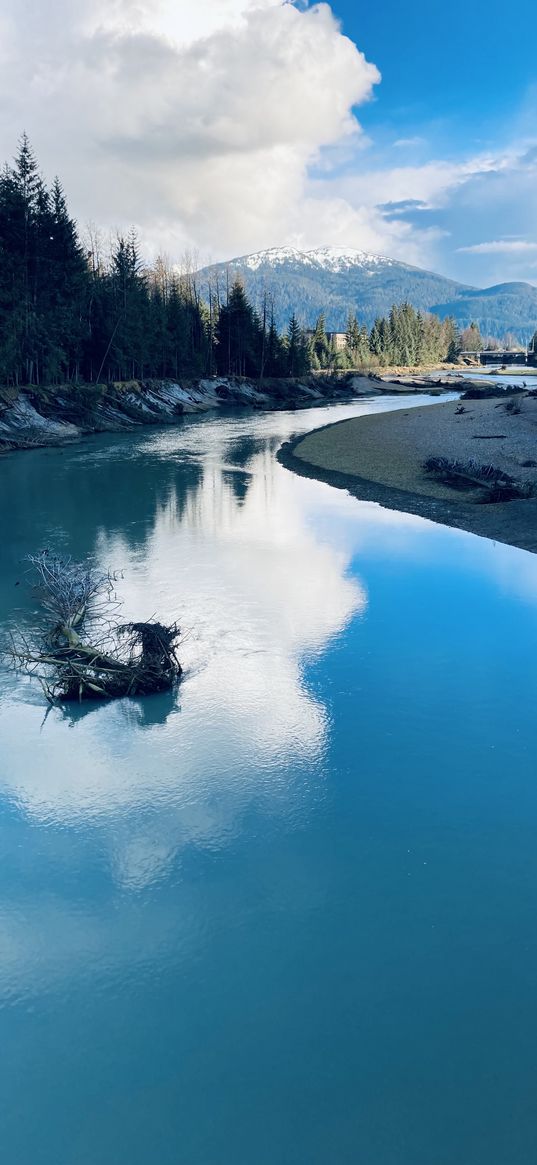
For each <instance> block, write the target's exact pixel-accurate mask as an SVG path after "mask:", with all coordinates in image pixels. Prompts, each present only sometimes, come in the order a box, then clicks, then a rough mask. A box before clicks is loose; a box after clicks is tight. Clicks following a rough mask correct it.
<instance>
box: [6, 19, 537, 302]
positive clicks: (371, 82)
mask: <svg viewBox="0 0 537 1165" xmlns="http://www.w3.org/2000/svg"><path fill="white" fill-rule="evenodd" d="M534 25H535V18H534V0H533V2H532V3H531V4H530V0H513V3H511V5H508V4H506V3H505V2H504V0H502V2H501V3H500V0H489V2H488V3H485V0H473V3H470V0H451V2H450V3H446V4H440V3H439V2H438V0H428V2H427V3H426V2H425V0H413V3H409V4H407V5H403V4H401V2H400V0H373V3H372V2H371V0H369V3H368V4H367V5H366V4H365V3H363V0H359V2H358V3H356V2H355V0H331V2H329V0H320V2H318V3H313V2H308V0H294V2H292V0H48V3H47V4H46V5H45V4H43V2H42V0H24V2H23V3H21V0H2V4H1V6H0V66H1V67H0V162H1V161H3V160H4V159H9V158H10V157H12V156H13V153H14V151H15V148H16V142H17V138H18V136H19V134H20V133H21V132H22V130H26V131H27V133H28V134H29V136H30V140H31V141H32V143H33V146H34V148H35V151H36V153H37V156H38V159H39V162H40V164H41V166H42V168H43V171H44V174H45V177H47V178H48V179H49V180H50V179H51V178H52V177H53V176H54V174H56V173H58V174H59V175H60V176H61V178H62V180H63V183H64V186H65V190H66V193H67V196H68V200H69V205H70V207H71V208H72V210H73V212H74V214H75V215H76V217H77V219H78V222H79V224H80V226H81V228H82V229H84V228H85V226H86V224H88V223H91V224H93V226H92V231H93V234H94V233H95V230H97V231H100V232H101V237H102V239H103V243H102V246H103V248H104V249H105V250H106V246H107V239H108V238H109V237H110V231H112V232H114V231H115V230H128V229H129V227H130V226H131V225H134V226H135V227H136V229H137V230H138V233H139V236H140V239H141V243H142V246H143V249H144V251H145V254H146V255H147V257H148V258H151V257H152V256H154V255H156V254H157V253H158V252H159V251H160V252H164V253H165V254H166V255H167V256H168V257H169V258H170V259H171V260H172V261H175V262H178V261H181V258H182V256H184V255H185V253H186V252H189V253H190V256H193V258H190V259H189V262H191V261H196V262H199V264H200V265H201V263H202V262H211V261H214V260H217V259H226V258H231V257H233V256H236V255H244V254H247V253H251V252H253V251H258V250H261V249H264V248H267V247H278V246H284V245H285V246H295V247H298V248H300V249H302V250H308V249H310V248H314V247H317V246H323V245H337V246H343V247H348V248H351V247H357V248H361V249H363V250H366V251H372V252H376V253H380V254H385V255H390V256H393V257H394V258H397V259H402V260H404V261H405V262H409V263H414V264H416V265H417V266H421V267H428V268H429V269H431V270H436V271H440V272H444V273H445V274H448V275H451V276H453V277H454V278H458V279H460V280H461V281H464V282H467V283H471V284H475V285H481V286H484V285H490V284H492V283H499V282H503V281H506V280H513V279H523V280H529V281H532V282H535V283H537V197H536V192H537V68H536V67H535V64H534V59H535V31H534Z"/></svg>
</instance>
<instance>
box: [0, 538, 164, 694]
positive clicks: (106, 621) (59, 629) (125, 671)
mask: <svg viewBox="0 0 537 1165" xmlns="http://www.w3.org/2000/svg"><path fill="white" fill-rule="evenodd" d="M29 563H30V567H31V570H32V573H33V575H34V580H35V591H36V594H37V598H38V601H39V605H40V611H41V616H42V619H41V623H42V626H41V627H40V629H39V630H38V631H36V632H35V634H32V635H30V636H29V635H28V634H25V633H23V632H22V631H19V632H17V633H16V634H15V635H14V636H13V637H12V640H11V643H10V646H9V648H8V650H7V652H5V655H6V656H7V658H8V661H9V662H10V663H11V666H12V667H14V668H16V669H17V670H18V671H22V672H24V673H25V674H26V675H29V676H31V677H33V678H35V679H37V680H39V682H40V684H41V686H42V688H43V691H44V693H45V696H46V698H47V700H49V701H50V702H51V703H57V702H59V703H62V702H64V701H71V700H97V699H117V698H119V697H122V696H146V695H150V694H152V693H154V692H164V691H167V690H169V689H170V688H172V687H173V686H174V684H176V683H177V681H178V680H179V679H180V676H181V674H182V668H181V665H180V663H179V660H178V658H177V654H176V646H177V643H178V640H179V637H180V631H179V628H178V626H177V624H176V623H172V624H171V625H165V624H163V623H157V622H155V621H153V620H151V621H149V622H146V623H121V622H120V621H119V620H118V613H119V609H120V602H119V600H118V598H117V595H116V582H117V577H116V576H115V575H113V574H111V573H104V574H103V573H102V572H101V571H99V570H97V569H95V568H94V567H92V566H89V565H87V564H84V563H77V562H73V561H71V560H70V559H65V558H59V557H54V556H52V555H50V554H49V553H48V551H46V550H45V551H42V552H41V553H40V554H38V555H35V556H33V555H32V556H31V557H30V558H29Z"/></svg>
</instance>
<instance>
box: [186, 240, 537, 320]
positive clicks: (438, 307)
mask: <svg viewBox="0 0 537 1165" xmlns="http://www.w3.org/2000/svg"><path fill="white" fill-rule="evenodd" d="M199 275H200V280H201V285H202V291H203V292H204V293H205V294H207V293H208V288H209V285H210V286H211V287H212V288H213V290H214V289H215V288H216V287H217V286H218V288H219V294H220V298H221V299H223V298H225V294H226V286H227V284H228V282H232V281H233V279H234V278H235V276H237V275H239V276H240V277H241V279H242V280H243V282H244V285H245V288H246V290H247V292H248V295H249V297H250V298H251V300H252V301H253V302H254V303H255V305H256V306H257V307H260V306H261V304H262V302H263V297H264V295H265V294H266V295H267V297H268V298H269V300H270V301H272V302H273V304H274V315H275V319H276V323H277V325H278V327H279V328H280V329H282V328H284V327H286V325H287V323H288V320H289V316H290V315H291V314H292V312H293V311H294V312H295V313H296V315H297V318H298V319H299V321H300V323H301V324H303V325H304V326H306V327H313V325H314V324H315V320H316V319H317V317H318V315H319V313H320V312H322V311H323V312H324V313H325V316H326V326H327V330H328V331H331V332H340V331H344V330H345V325H346V320H347V317H348V314H349V312H356V314H357V315H358V318H359V320H360V321H361V322H363V323H365V324H367V325H368V327H370V326H371V324H372V323H373V321H374V319H375V317H376V316H383V315H387V314H388V312H389V310H390V308H391V306H392V304H393V303H401V302H402V301H403V300H408V301H409V302H410V303H412V304H413V305H414V307H415V308H416V309H419V310H421V311H430V312H434V313H435V314H436V315H438V316H440V317H441V318H444V317H445V316H448V315H450V316H454V317H455V319H456V320H457V321H458V323H459V325H460V326H461V327H465V326H467V325H468V324H470V323H471V322H472V320H475V322H476V323H477V324H478V325H479V327H480V329H481V331H482V332H483V333H484V334H486V335H491V336H497V337H501V336H503V335H505V333H506V332H514V333H515V335H517V336H518V337H519V338H520V339H521V340H525V341H527V340H529V339H530V338H531V336H532V335H533V333H534V332H535V330H536V329H537V287H533V286H532V284H530V283H499V284H497V285H496V286H495V287H487V288H476V287H468V286H466V285H465V284H463V283H457V282H456V281H455V280H453V279H447V278H445V277H444V276H443V275H436V274H435V273H434V272H433V271H424V270H422V269H421V268H420V267H411V266H410V265H409V264H407V263H400V262H398V261H397V260H396V259H389V258H387V257H386V256H384V255H372V254H368V253H367V252H366V251H357V250H354V249H352V248H343V247H320V248H318V249H316V250H313V251H298V250H296V249H295V248H293V247H275V248H272V249H271V250H268V251H258V252H256V253H255V254H253V255H243V256H242V257H241V258H237V259H230V260H229V262H227V263H216V264H213V265H212V266H210V267H204V268H203V269H202V270H201V271H200V273H199Z"/></svg>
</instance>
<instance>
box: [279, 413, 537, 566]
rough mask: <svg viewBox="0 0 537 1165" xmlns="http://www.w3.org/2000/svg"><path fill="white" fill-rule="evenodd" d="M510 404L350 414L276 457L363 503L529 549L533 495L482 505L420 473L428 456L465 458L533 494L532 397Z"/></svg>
mask: <svg viewBox="0 0 537 1165" xmlns="http://www.w3.org/2000/svg"><path fill="white" fill-rule="evenodd" d="M517 401H519V402H520V408H521V411H520V413H518V414H517V413H510V412H508V411H506V409H505V407H504V403H505V402H501V401H498V399H490V400H477V401H475V400H469V401H464V402H462V406H461V404H460V403H459V402H458V401H447V402H443V403H441V404H434V405H426V406H423V407H418V408H412V409H408V410H405V409H398V410H397V411H395V412H390V413H377V414H375V415H373V416H367V417H356V418H352V419H351V420H349V421H341V422H339V423H337V424H335V425H328V426H326V428H323V429H318V430H316V431H315V432H313V433H310V434H308V435H307V436H306V437H302V438H300V439H299V440H297V441H295V442H292V443H290V444H289V445H287V446H285V447H284V448H283V450H282V451H281V455H280V457H281V460H282V461H283V463H284V464H285V465H287V466H288V467H289V468H291V469H294V470H295V471H296V472H298V473H302V474H305V475H306V476H311V477H317V478H320V479H321V480H323V481H327V482H329V483H330V484H332V485H335V486H339V487H340V488H344V489H347V490H349V492H350V493H352V494H354V495H355V496H356V497H359V498H362V499H364V500H368V501H377V502H380V503H381V505H384V506H386V507H388V508H390V509H395V510H403V511H406V512H408V513H412V514H419V515H420V516H422V517H425V518H430V519H432V520H433V521H435V522H441V523H443V524H444V525H447V526H457V527H459V528H461V529H464V530H469V531H471V532H472V533H474V534H480V535H482V536H483V537H486V538H492V539H495V540H497V541H499V542H507V543H509V544H510V545H512V546H519V547H521V548H522V549H525V550H532V551H534V552H537V497H531V498H528V499H525V500H516V501H510V502H501V503H497V504H492V505H490V504H487V505H484V504H482V503H481V502H480V500H479V499H480V498H481V496H482V493H481V491H479V490H475V491H470V492H467V491H464V492H461V491H460V490H459V489H454V488H451V487H450V486H447V485H442V484H441V483H439V482H436V481H432V480H431V479H430V478H429V477H428V476H427V474H425V473H424V470H423V463H424V461H425V460H426V459H427V458H428V457H448V458H450V459H457V460H459V461H463V462H467V461H469V460H473V461H478V462H479V464H493V465H494V466H495V467H497V468H498V469H501V470H502V471H503V472H504V473H507V474H509V476H510V477H512V478H514V479H515V481H517V482H520V483H525V484H529V483H535V485H536V492H537V398H534V397H530V396H528V395H523V396H520V397H517ZM461 407H463V408H464V412H462V413H460V412H457V409H460V408H461ZM525 462H533V463H534V464H533V465H527V464H526V465H525V464H524V463H525Z"/></svg>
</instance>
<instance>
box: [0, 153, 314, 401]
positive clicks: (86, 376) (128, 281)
mask: <svg viewBox="0 0 537 1165" xmlns="http://www.w3.org/2000/svg"><path fill="white" fill-rule="evenodd" d="M308 359H309V358H308V345H307V341H306V337H305V334H304V332H303V331H302V329H300V328H299V326H298V324H297V322H296V319H295V318H294V317H293V318H292V319H291V321H290V324H289V329H288V331H287V333H286V335H284V336H281V335H279V334H278V332H277V330H276V328H275V326H274V322H273V319H272V316H271V313H270V312H269V308H268V304H267V305H265V310H264V312H263V314H262V316H260V315H259V314H258V313H257V312H254V311H253V310H252V308H251V307H250V305H249V303H248V301H247V299H246V296H245V294H244V291H243V289H242V288H241V287H239V286H238V285H236V286H234V287H231V288H225V289H223V295H222V296H221V293H220V290H219V289H218V288H216V289H215V291H214V293H212V292H211V294H210V295H209V303H205V302H203V301H202V299H201V297H200V293H199V289H198V287H197V283H196V279H195V278H194V274H193V273H192V272H189V273H186V274H185V273H182V274H180V273H178V272H177V271H176V270H174V269H173V268H172V267H170V265H169V264H167V263H166V262H165V261H164V260H163V259H159V260H157V262H156V263H155V264H154V266H153V267H151V268H147V267H145V266H144V264H143V263H142V259H141V255H140V252H139V247H138V242H137V239H136V235H135V234H134V233H131V234H130V235H129V236H128V237H126V238H125V237H121V236H120V237H118V238H117V239H116V240H115V241H114V243H113V245H112V248H111V253H110V255H109V256H108V257H106V256H103V254H102V248H101V245H100V242H99V239H98V237H97V236H96V235H95V234H92V235H91V236H90V237H89V238H88V240H87V242H85V243H83V242H82V241H81V239H80V237H79V235H78V231H77V227H76V224H75V222H74V220H73V219H72V218H71V217H70V215H69V212H68V208H67V205H66V201H65V197H64V193H63V190H62V187H61V184H60V182H59V180H58V179H56V180H55V181H54V183H53V185H52V187H51V188H50V189H48V188H47V187H46V185H45V183H44V182H43V180H42V178H41V176H40V174H39V169H38V166H37V163H36V160H35V157H34V155H33V153H32V150H31V147H30V144H29V142H28V139H27V138H26V136H24V137H23V138H22V140H21V143H20V147H19V151H18V154H17V157H16V160H15V163H14V165H13V166H6V167H5V168H4V170H3V172H2V173H1V174H0V383H3V384H15V385H18V384H31V385H39V384H58V383H62V382H70V381H111V380H129V379H135V378H136V379H141V380H143V379H145V378H148V377H159V378H160V377H179V376H183V377H196V376H205V375H212V374H213V373H215V372H220V373H233V374H238V375H245V376H261V375H265V376H287V375H295V374H296V375H299V374H301V373H303V372H304V371H307V369H308V367H309V363H308Z"/></svg>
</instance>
